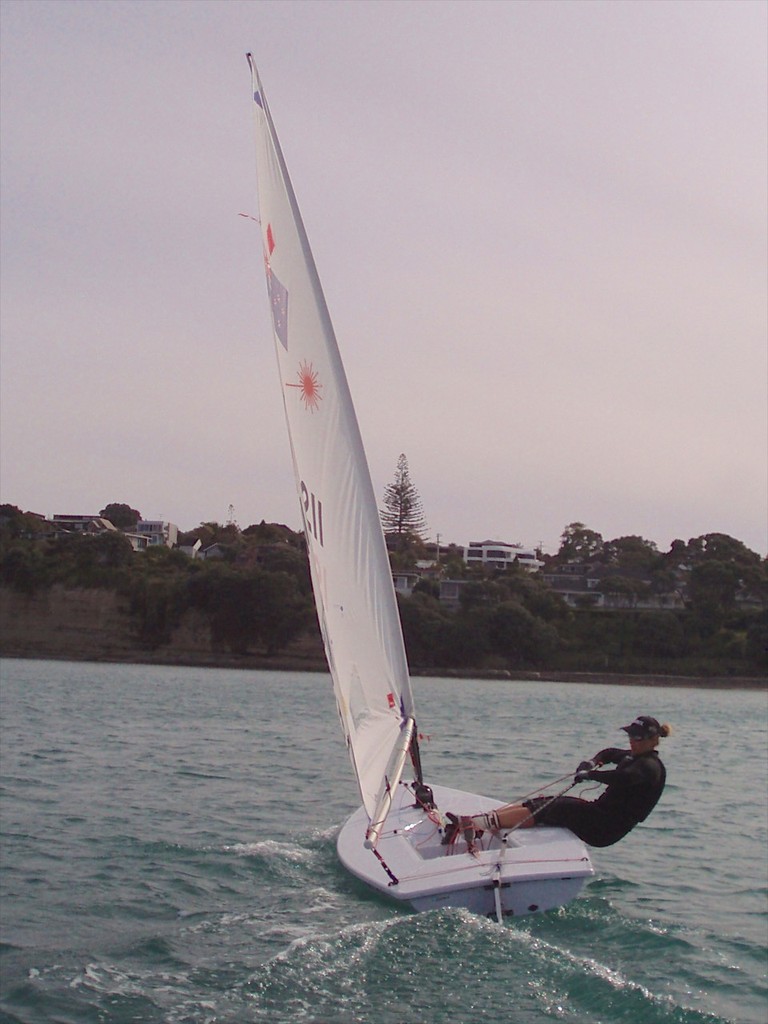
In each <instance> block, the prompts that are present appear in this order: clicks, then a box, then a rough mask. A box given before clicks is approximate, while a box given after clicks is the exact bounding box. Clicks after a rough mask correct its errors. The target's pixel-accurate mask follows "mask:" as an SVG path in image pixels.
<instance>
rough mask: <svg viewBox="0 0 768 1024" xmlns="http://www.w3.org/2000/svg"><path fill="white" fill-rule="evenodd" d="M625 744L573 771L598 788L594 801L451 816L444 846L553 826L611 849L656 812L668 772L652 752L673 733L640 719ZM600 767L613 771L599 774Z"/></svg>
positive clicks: (531, 803) (628, 729) (535, 803)
mask: <svg viewBox="0 0 768 1024" xmlns="http://www.w3.org/2000/svg"><path fill="white" fill-rule="evenodd" d="M621 728H622V729H623V730H624V732H625V733H626V734H627V736H628V738H629V750H624V749H621V748H619V747H606V749H605V750H601V751H599V753H597V754H595V756H594V757H593V758H592V760H591V761H582V762H581V764H580V765H579V766H578V768H577V769H576V776H575V779H574V782H586V781H587V780H589V781H591V782H600V783H603V784H604V785H605V787H606V788H605V791H604V792H603V793H602V794H601V795H600V796H599V797H598V798H597V800H582V799H581V798H579V797H571V796H559V797H555V798H554V799H552V798H550V797H541V796H540V797H535V798H533V799H532V800H526V801H524V802H523V803H522V804H506V805H505V806H504V807H497V808H496V810H494V811H490V812H489V813H488V814H473V815H471V816H465V817H460V818H458V819H457V818H456V816H455V815H450V818H451V819H452V823H451V825H449V826H448V828H447V829H446V833H445V837H444V839H443V842H444V843H452V842H453V841H454V840H455V838H456V837H457V835H458V833H459V832H460V831H461V832H462V833H463V834H464V836H465V838H466V839H467V842H468V843H469V845H470V846H471V845H472V842H473V839H474V836H475V834H477V833H479V832H483V831H492V832H497V831H499V830H504V829H510V828H531V827H532V826H534V825H550V826H552V825H557V826H560V827H561V828H567V829H570V830H571V832H573V833H574V834H575V835H577V836H578V837H579V839H581V840H582V841H583V842H585V843H588V844H589V845H590V846H612V845H613V844H614V843H617V842H618V841H619V840H620V839H623V838H624V836H625V835H626V834H627V833H628V832H631V830H632V829H633V828H634V827H635V825H637V824H638V823H639V822H641V821H645V819H646V818H647V817H648V815H649V814H650V813H651V811H652V810H653V808H654V807H655V806H656V804H657V802H658V799H659V797H660V796H661V793H662V790H663V789H664V783H665V781H666V775H667V773H666V769H665V768H664V765H663V764H662V762H661V760H660V759H659V755H658V753H657V751H656V748H657V747H658V745H659V740H660V739H661V738H662V737H663V736H669V734H670V733H671V731H672V729H671V727H670V726H669V725H666V724H664V725H661V724H660V723H659V722H658V721H657V720H656V719H655V718H651V717H650V716H649V715H639V716H638V717H637V718H636V719H635V720H634V721H633V722H630V723H629V725H623V726H622V727H621ZM603 765H615V766H616V767H615V768H611V769H607V770H602V771H601V770H600V769H601V767H602V766H603Z"/></svg>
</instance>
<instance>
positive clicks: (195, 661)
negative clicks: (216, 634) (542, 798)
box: [0, 650, 768, 690]
mask: <svg viewBox="0 0 768 1024" xmlns="http://www.w3.org/2000/svg"><path fill="white" fill-rule="evenodd" d="M0 658H8V659H14V658H15V659H18V660H22V661H62V662H75V663H76V662H91V663H94V664H105V665H147V666H151V665H157V666H158V667H169V666H170V667H177V668H212V669H236V670H238V671H245V672H248V671H270V672H315V673H317V674H324V675H327V674H329V673H328V666H327V664H326V662H325V661H324V660H318V659H316V658H302V657H299V656H294V657H291V656H290V655H275V656H274V657H269V656H267V655H258V654H245V655H234V654H229V655H228V654H221V655H208V656H197V657H183V656H179V655H178V654H174V655H173V656H169V657H163V656H162V655H156V656H151V655H149V654H147V653H144V652H140V651H136V652H128V651H121V652H120V654H119V655H110V654H107V653H104V654H102V655H101V656H100V655H98V654H96V653H95V652H89V654H87V655H84V656H83V657H75V656H74V655H62V654H61V653H59V654H53V653H49V654H45V653H42V652H40V651H34V652H30V651H21V650H19V651H13V650H3V651H0ZM410 675H411V677H412V678H415V679H419V678H422V679H430V678H431V679H475V680H488V681H496V682H504V681H507V682H536V681H537V680H540V681H541V682H547V683H590V684H593V685H598V686H658V687H682V688H688V689H696V690H768V679H766V678H764V677H760V676H676V675H659V674H657V673H650V672H649V673H638V674H637V675H631V674H628V673H618V672H616V673H614V672H570V671H560V670H556V669H552V670H551V671H550V670H546V669H545V670H540V669H530V670H527V671H526V670H515V669H441V668H428V669H427V668H420V667H418V666H415V667H412V668H411V670H410Z"/></svg>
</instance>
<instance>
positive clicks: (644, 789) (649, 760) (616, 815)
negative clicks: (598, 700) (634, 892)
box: [524, 747, 667, 846]
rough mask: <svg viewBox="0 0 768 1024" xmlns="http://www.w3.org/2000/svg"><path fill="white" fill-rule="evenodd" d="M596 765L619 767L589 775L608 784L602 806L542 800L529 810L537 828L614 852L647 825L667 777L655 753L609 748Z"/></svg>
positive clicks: (568, 798) (575, 800)
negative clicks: (554, 828)
mask: <svg viewBox="0 0 768 1024" xmlns="http://www.w3.org/2000/svg"><path fill="white" fill-rule="evenodd" d="M593 760H594V761H595V762H596V763H599V764H615V765H616V768H614V769H611V770H608V771H599V770H597V769H595V770H593V771H591V772H588V773H587V776H586V777H587V778H588V779H591V780H593V781H594V782H603V783H605V786H606V789H605V792H604V793H602V794H601V795H600V796H599V797H598V798H597V800H592V801H590V800H581V799H579V798H578V797H571V796H561V797H557V798H556V799H555V800H551V801H549V802H548V799H547V797H537V798H536V799H534V800H528V801H526V803H525V804H524V806H525V807H527V808H529V810H531V811H534V812H536V824H537V825H559V826H561V827H563V828H568V829H570V830H571V832H573V833H574V834H575V835H577V836H578V837H579V839H581V840H583V841H584V842H585V843H588V844H589V845H590V846H612V845H613V844H614V843H617V842H618V841H619V840H620V839H623V838H624V836H625V835H626V834H627V832H630V831H631V830H632V829H633V828H634V827H635V825H637V823H638V822H640V821H645V819H646V818H647V817H648V815H649V814H650V813H651V811H652V810H653V808H654V807H655V806H656V803H657V802H658V799H659V797H660V796H661V793H662V790H663V789H664V783H665V781H666V777H667V773H666V770H665V768H664V765H663V764H662V763H661V761H660V760H659V756H658V754H657V753H656V751H655V750H653V751H650V752H649V753H647V754H638V755H637V756H635V755H634V754H632V753H631V752H630V751H629V750H620V749H619V748H618V747H608V748H607V749H606V750H601V751H600V753H599V754H595V756H594V759H593Z"/></svg>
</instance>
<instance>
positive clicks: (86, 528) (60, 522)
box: [50, 513, 117, 537]
mask: <svg viewBox="0 0 768 1024" xmlns="http://www.w3.org/2000/svg"><path fill="white" fill-rule="evenodd" d="M50 522H51V525H52V527H53V533H54V536H56V537H60V536H66V535H67V534H73V533H79V534H83V535H89V536H93V535H95V534H99V533H110V532H113V531H114V532H117V527H116V526H114V525H113V524H112V523H111V522H110V521H109V520H108V519H103V518H102V517H101V516H88V515H73V514H70V513H67V514H66V515H65V514H63V513H58V514H57V515H55V516H51V519H50Z"/></svg>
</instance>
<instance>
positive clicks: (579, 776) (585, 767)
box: [573, 761, 597, 782]
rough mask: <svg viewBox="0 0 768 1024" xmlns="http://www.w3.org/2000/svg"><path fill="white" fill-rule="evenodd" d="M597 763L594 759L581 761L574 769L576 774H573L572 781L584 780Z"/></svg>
mask: <svg viewBox="0 0 768 1024" xmlns="http://www.w3.org/2000/svg"><path fill="white" fill-rule="evenodd" d="M596 767H597V765H596V764H595V762H594V761H582V762H581V764H580V765H579V766H578V768H577V769H576V775H575V776H574V780H573V781H574V782H585V781H586V780H587V779H588V778H589V773H590V772H591V771H594V770H595V768H596Z"/></svg>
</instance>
